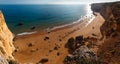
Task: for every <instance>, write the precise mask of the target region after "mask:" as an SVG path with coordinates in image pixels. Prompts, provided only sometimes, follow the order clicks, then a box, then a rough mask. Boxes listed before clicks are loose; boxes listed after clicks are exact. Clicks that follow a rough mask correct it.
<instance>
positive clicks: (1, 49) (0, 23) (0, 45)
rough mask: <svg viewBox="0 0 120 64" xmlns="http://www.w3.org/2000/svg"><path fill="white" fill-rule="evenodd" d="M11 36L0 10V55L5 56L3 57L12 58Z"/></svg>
mask: <svg viewBox="0 0 120 64" xmlns="http://www.w3.org/2000/svg"><path fill="white" fill-rule="evenodd" d="M13 37H14V36H13V34H12V33H11V32H10V30H9V29H8V27H7V25H6V23H5V20H4V17H3V14H2V12H0V55H1V56H3V57H5V59H14V58H13V56H12V52H13V50H14V46H13V43H12V40H13ZM3 64H4V63H3ZM5 64H6V63H5Z"/></svg>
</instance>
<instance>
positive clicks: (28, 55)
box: [13, 14, 104, 64]
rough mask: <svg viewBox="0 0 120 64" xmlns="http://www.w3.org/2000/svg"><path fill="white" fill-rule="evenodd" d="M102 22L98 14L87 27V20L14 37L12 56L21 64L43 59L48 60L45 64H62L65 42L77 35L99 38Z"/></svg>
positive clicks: (66, 51) (65, 50)
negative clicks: (14, 48)
mask: <svg viewBox="0 0 120 64" xmlns="http://www.w3.org/2000/svg"><path fill="white" fill-rule="evenodd" d="M103 22H104V19H103V18H102V16H100V15H99V14H98V15H97V16H96V17H95V19H94V20H93V21H92V22H91V23H90V24H89V25H87V24H88V23H89V22H88V20H84V22H81V23H77V24H75V25H71V26H67V27H64V28H59V29H56V30H52V31H50V32H37V33H34V34H29V35H21V36H16V37H15V39H14V45H15V47H16V50H15V52H14V53H13V55H14V57H15V59H17V61H18V62H20V63H22V64H23V63H33V64H35V63H37V62H39V61H40V60H41V59H43V58H47V59H48V61H47V62H46V63H45V64H63V63H62V62H63V60H64V58H65V56H66V55H67V54H68V50H67V48H65V44H66V43H67V40H68V39H69V38H71V37H76V36H79V35H83V36H84V37H88V36H91V37H92V36H93V35H92V34H95V35H97V36H96V37H97V38H100V37H101V33H100V26H101V25H102V24H103Z"/></svg>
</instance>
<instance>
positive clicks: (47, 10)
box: [0, 4, 89, 34]
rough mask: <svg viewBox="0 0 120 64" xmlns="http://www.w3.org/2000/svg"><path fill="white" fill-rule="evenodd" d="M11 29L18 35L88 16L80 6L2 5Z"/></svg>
mask: <svg viewBox="0 0 120 64" xmlns="http://www.w3.org/2000/svg"><path fill="white" fill-rule="evenodd" d="M0 10H1V11H2V12H3V14H4V17H5V21H6V23H7V25H8V27H9V29H10V30H11V31H12V32H13V33H15V34H17V33H21V32H29V31H39V30H43V29H46V28H48V27H54V26H58V25H63V24H67V23H72V22H74V21H76V20H78V19H80V18H81V16H85V15H86V14H88V12H89V10H88V6H87V5H83V4H81V5H80V4H79V5H0Z"/></svg>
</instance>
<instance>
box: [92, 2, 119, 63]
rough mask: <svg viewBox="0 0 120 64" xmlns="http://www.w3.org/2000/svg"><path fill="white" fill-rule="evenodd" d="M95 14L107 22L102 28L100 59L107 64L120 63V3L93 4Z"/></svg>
mask: <svg viewBox="0 0 120 64" xmlns="http://www.w3.org/2000/svg"><path fill="white" fill-rule="evenodd" d="M91 9H92V11H93V14H94V15H96V13H100V14H101V16H102V17H103V18H104V19H105V22H104V23H103V25H102V26H101V27H100V30H101V34H102V37H101V40H102V41H103V42H102V44H101V46H100V47H99V49H98V53H97V55H98V57H99V58H100V59H101V60H102V61H103V62H105V63H107V64H119V62H120V51H119V50H120V1H118V2H110V3H94V4H91Z"/></svg>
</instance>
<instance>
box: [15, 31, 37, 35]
mask: <svg viewBox="0 0 120 64" xmlns="http://www.w3.org/2000/svg"><path fill="white" fill-rule="evenodd" d="M36 32H37V31H34V32H23V33H19V34H17V35H26V34H34V33H36Z"/></svg>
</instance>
